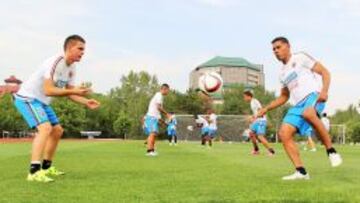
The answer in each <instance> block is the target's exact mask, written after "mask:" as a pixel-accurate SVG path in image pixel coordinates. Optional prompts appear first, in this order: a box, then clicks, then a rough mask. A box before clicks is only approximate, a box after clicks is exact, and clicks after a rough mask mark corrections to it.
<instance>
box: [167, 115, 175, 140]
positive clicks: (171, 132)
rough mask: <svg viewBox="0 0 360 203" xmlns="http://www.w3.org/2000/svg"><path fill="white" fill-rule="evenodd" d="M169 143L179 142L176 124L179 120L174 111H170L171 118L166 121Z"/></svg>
mask: <svg viewBox="0 0 360 203" xmlns="http://www.w3.org/2000/svg"><path fill="white" fill-rule="evenodd" d="M166 124H167V135H168V140H169V145H176V144H177V135H176V126H177V120H176V116H175V114H174V112H170V118H169V119H168V120H167V122H166Z"/></svg>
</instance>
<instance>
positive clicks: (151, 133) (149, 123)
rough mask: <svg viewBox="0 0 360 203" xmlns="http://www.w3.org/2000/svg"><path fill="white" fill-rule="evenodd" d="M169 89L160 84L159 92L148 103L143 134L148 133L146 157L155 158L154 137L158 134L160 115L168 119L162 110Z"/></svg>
mask: <svg viewBox="0 0 360 203" xmlns="http://www.w3.org/2000/svg"><path fill="white" fill-rule="evenodd" d="M169 90H170V87H169V85H168V84H162V85H161V87H160V91H159V92H157V93H156V94H155V95H154V96H153V98H152V99H151V101H150V103H149V108H148V112H147V114H146V116H145V121H144V126H145V132H147V133H148V139H147V145H148V146H147V153H146V155H147V156H157V152H156V151H155V137H156V136H157V135H158V134H159V122H160V119H161V114H163V115H164V116H165V117H166V118H169V117H170V116H169V114H168V113H167V112H166V111H165V109H164V108H163V97H164V96H166V95H168V93H169Z"/></svg>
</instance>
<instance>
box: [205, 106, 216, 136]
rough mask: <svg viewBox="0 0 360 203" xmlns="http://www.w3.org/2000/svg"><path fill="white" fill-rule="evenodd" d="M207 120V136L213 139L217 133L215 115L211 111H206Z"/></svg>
mask: <svg viewBox="0 0 360 203" xmlns="http://www.w3.org/2000/svg"><path fill="white" fill-rule="evenodd" d="M207 114H208V115H207V120H208V122H209V136H210V137H211V139H214V138H215V136H216V132H217V129H218V128H217V115H216V114H215V113H214V111H213V110H212V109H208V110H207Z"/></svg>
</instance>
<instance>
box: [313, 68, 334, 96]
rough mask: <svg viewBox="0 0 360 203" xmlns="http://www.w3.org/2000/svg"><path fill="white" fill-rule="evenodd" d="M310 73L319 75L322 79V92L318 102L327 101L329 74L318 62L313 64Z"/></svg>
mask: <svg viewBox="0 0 360 203" xmlns="http://www.w3.org/2000/svg"><path fill="white" fill-rule="evenodd" d="M312 71H313V72H315V73H317V74H319V75H321V77H322V90H321V92H320V95H319V99H318V101H321V102H324V101H326V100H327V99H328V91H329V87H330V81H331V75H330V72H329V71H328V69H326V68H325V67H324V66H323V65H322V64H321V63H319V62H317V63H315V65H314V67H313V68H312Z"/></svg>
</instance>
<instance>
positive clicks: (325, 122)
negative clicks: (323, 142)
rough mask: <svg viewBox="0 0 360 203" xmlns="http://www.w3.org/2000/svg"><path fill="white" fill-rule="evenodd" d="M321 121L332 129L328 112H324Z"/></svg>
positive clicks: (327, 128)
mask: <svg viewBox="0 0 360 203" xmlns="http://www.w3.org/2000/svg"><path fill="white" fill-rule="evenodd" d="M321 122H322V123H323V124H324V126H325V129H326V130H327V131H328V132H329V131H330V120H329V118H328V117H327V113H323V114H322V117H321Z"/></svg>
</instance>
